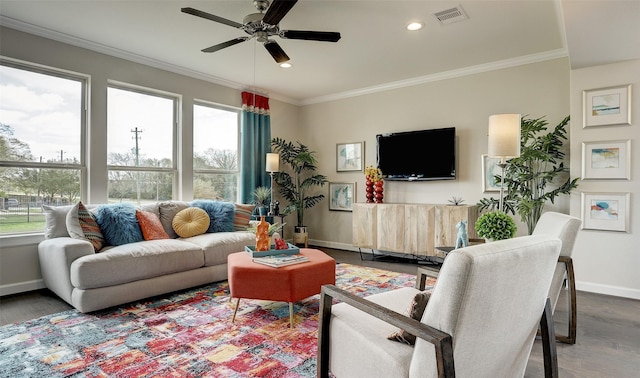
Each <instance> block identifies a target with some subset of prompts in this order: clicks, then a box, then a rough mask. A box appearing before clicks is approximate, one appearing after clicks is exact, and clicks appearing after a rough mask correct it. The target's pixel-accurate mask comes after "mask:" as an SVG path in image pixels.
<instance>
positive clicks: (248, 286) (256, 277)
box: [227, 248, 336, 328]
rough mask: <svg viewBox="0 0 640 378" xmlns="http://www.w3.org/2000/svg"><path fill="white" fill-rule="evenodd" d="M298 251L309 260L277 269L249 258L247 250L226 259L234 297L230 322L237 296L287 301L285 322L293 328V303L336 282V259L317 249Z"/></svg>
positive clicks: (234, 315)
mask: <svg viewBox="0 0 640 378" xmlns="http://www.w3.org/2000/svg"><path fill="white" fill-rule="evenodd" d="M300 254H301V255H303V256H306V257H308V258H309V260H310V261H307V262H303V263H300V264H294V265H287V266H283V267H279V268H273V267H270V266H266V265H262V264H258V263H255V262H253V261H252V258H251V255H250V254H249V253H247V252H236V253H232V254H230V255H229V257H228V258H227V263H228V269H229V290H230V292H231V298H237V299H238V301H237V302H236V309H235V311H234V313H233V319H232V320H231V321H232V322H233V321H235V318H236V313H237V311H238V306H239V305H240V298H247V299H262V300H268V301H282V302H289V324H290V326H291V328H293V302H297V301H299V300H301V299H304V298H307V297H310V296H312V295H315V294H319V293H320V288H321V286H322V285H326V284H332V285H333V284H335V283H336V262H335V260H334V259H333V258H331V257H329V256H327V255H326V254H325V253H324V252H322V251H319V250H317V249H309V248H302V249H300Z"/></svg>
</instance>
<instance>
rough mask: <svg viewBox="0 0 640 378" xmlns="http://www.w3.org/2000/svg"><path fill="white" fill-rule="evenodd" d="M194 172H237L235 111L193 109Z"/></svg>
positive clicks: (196, 107) (236, 119) (199, 106)
mask: <svg viewBox="0 0 640 378" xmlns="http://www.w3.org/2000/svg"><path fill="white" fill-rule="evenodd" d="M193 168H194V169H212V170H224V171H234V172H237V171H238V112H237V111H229V110H223V109H218V108H214V107H212V106H205V105H194V106H193ZM194 183H195V182H194Z"/></svg>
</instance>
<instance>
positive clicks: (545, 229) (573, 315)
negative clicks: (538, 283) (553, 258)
mask: <svg viewBox="0 0 640 378" xmlns="http://www.w3.org/2000/svg"><path fill="white" fill-rule="evenodd" d="M581 223H582V221H581V220H580V219H578V218H576V217H572V216H570V215H566V214H560V213H555V212H547V213H544V214H542V216H541V217H540V219H539V220H538V223H537V224H536V227H535V229H534V230H533V234H532V235H541V234H547V235H550V236H554V237H557V238H558V239H560V241H562V248H561V249H560V257H558V264H557V267H556V270H555V272H554V273H553V280H552V281H551V287H550V288H549V298H550V299H551V310H552V312H555V309H556V304H557V303H558V297H559V296H560V292H561V290H562V288H563V286H564V285H563V284H564V283H565V282H566V283H567V289H568V293H567V300H568V314H569V316H568V318H569V319H568V331H567V335H566V336H564V335H560V334H558V333H556V340H558V341H560V342H563V343H567V344H575V343H576V324H577V320H578V319H577V305H576V283H575V279H574V273H573V260H572V259H571V253H572V252H573V245H574V244H575V241H576V237H577V235H578V230H579V229H580V224H581Z"/></svg>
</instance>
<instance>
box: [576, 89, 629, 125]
mask: <svg viewBox="0 0 640 378" xmlns="http://www.w3.org/2000/svg"><path fill="white" fill-rule="evenodd" d="M582 108H583V113H584V122H583V125H582V127H592V126H610V125H630V124H631V84H629V85H622V86H619V87H609V88H598V89H591V90H587V91H582Z"/></svg>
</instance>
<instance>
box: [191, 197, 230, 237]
mask: <svg viewBox="0 0 640 378" xmlns="http://www.w3.org/2000/svg"><path fill="white" fill-rule="evenodd" d="M191 206H193V207H199V208H201V209H202V210H204V211H206V212H207V214H208V215H209V219H210V222H209V229H208V230H207V232H231V231H233V221H234V216H235V212H236V207H235V206H234V205H233V203H231V202H223V201H211V200H195V201H193V202H191Z"/></svg>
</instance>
